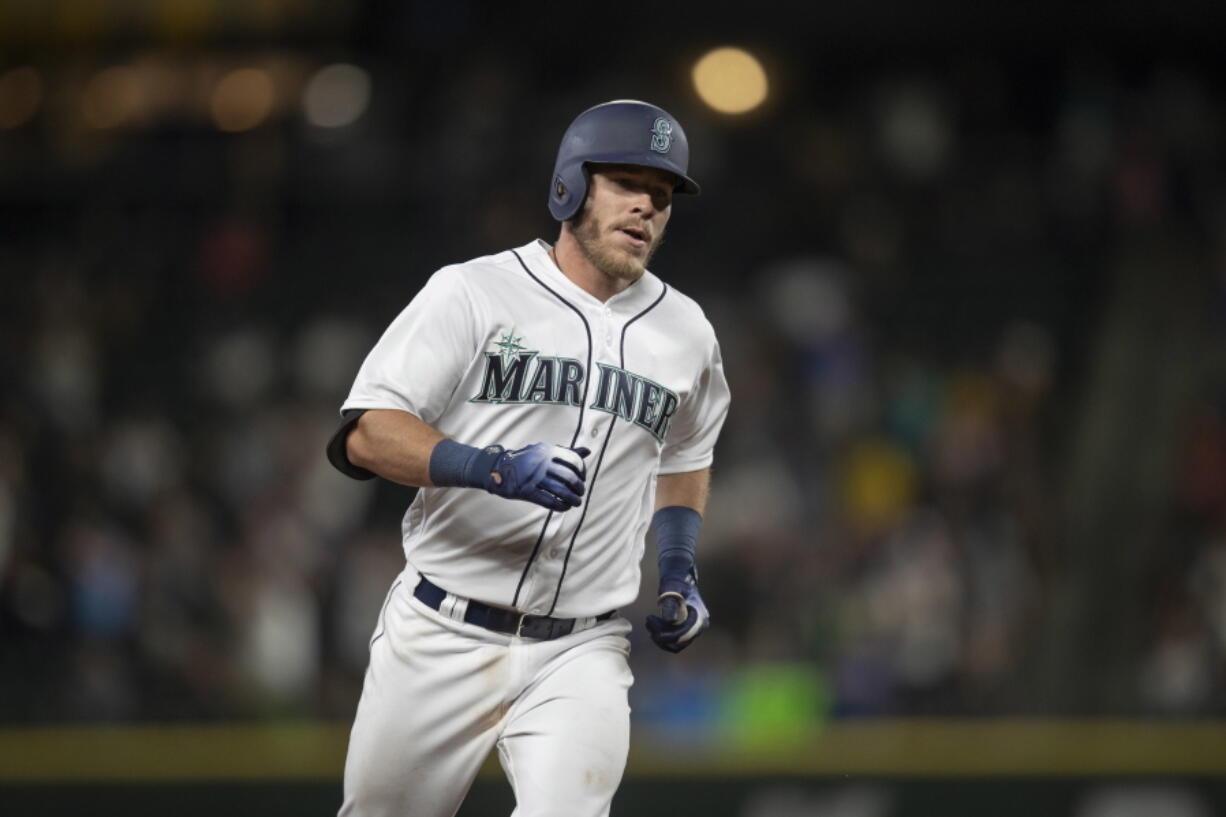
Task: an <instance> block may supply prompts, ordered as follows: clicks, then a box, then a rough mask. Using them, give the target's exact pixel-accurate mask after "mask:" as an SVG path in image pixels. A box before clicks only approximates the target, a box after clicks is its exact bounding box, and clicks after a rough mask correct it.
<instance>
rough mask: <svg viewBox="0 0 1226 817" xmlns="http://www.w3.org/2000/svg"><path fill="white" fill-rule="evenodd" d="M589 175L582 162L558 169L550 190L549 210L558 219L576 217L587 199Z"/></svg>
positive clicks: (565, 219)
mask: <svg viewBox="0 0 1226 817" xmlns="http://www.w3.org/2000/svg"><path fill="white" fill-rule="evenodd" d="M587 188H588V175H587V168H585V167H584V166H583V163H582V162H579V163H576V164H573V165H570V166H569V167H562V168H559V169H558V172H557V175H555V176H554V179H553V187H552V188H551V189H550V191H549V211H550V212H551V213H552V214H553V217H554V218H555V219H557V220H558V221H567V220H569V219H572V218H574V217H575V214H576V213H578V212H579V210H580V209H582V207H583V203H584V202H585V201H587Z"/></svg>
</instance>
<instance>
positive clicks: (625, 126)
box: [549, 99, 699, 221]
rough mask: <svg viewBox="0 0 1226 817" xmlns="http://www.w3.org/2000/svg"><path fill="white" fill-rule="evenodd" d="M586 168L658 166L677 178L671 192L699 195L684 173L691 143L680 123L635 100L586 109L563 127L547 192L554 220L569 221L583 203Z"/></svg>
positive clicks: (667, 114)
mask: <svg viewBox="0 0 1226 817" xmlns="http://www.w3.org/2000/svg"><path fill="white" fill-rule="evenodd" d="M589 164H622V165H642V166H644V167H658V168H660V169H661V170H667V171H668V172H669V173H672V174H673V175H674V176H676V177H677V187H676V191H675V192H677V193H689V194H691V195H698V190H699V188H698V183H697V182H695V181H694V180H693V179H691V178H690V177H689V176H687V175H686V170H687V169H688V167H689V164H690V144H689V142H688V141H686V138H685V131H683V130H682V129H681V124H680V123H679V122H677V120H676V119H673V117H672V116H670V115H669V113H668V112H667V111H665V110H663V109H662V108H657V107H656V106H655V105H650V104H648V103H646V102H639V101H638V100H637V99H618V100H614V101H613V102H606V103H604V104H603V105H597V106H596V107H594V108H588V109H587V110H586V111H584V112H583V113H581V114H579V115H578V116H577V117H575V121H574V122H571V123H570V127H569V128H567V129H566V133H565V134H564V135H563V136H562V145H561V146H560V147H559V148H558V160H557V162H556V163H555V164H554V167H553V184H552V185H551V186H550V189H549V212H551V213H553V217H554V218H556V219H557V220H558V221H566V220H567V219H569V218H574V216H575V214H576V213H578V212H579V208H581V207H582V206H583V202H584V201H586V200H587V188H588V169H587V165H589Z"/></svg>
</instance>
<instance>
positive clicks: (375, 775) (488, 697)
mask: <svg viewBox="0 0 1226 817" xmlns="http://www.w3.org/2000/svg"><path fill="white" fill-rule="evenodd" d="M417 579H418V576H417V574H416V572H415V571H414V570H413V569H412V568H406V569H405V571H404V572H403V573H402V574H401V575H400V577H399V578H397V580H396V582H395V583H394V584H393V585H392V589H391V591H390V592H389V594H388V600H387V602H386V604H385V606H384V610H383V613H382V615H381V616H380V620H379V622H378V624H377V625H376V629H375V635H374V637H373V639H372V642H371V649H370V665H369V667H368V668H367V670H366V681H365V684H364V686H363V689H362V698H361V701H360V702H359V703H358V711H357V716H356V717H355V719H354V723H353V730H352V732H351V733H350V737H349V753H348V756H347V758H346V760H345V797H344V803H343V805H342V806H341V810H340V817H392V816H393V815H394V816H395V817H453V815H454V814H455V813H456V811H457V810H458V809H459V807H460V804H461V802H462V801H463V800H464V796H465V795H466V794H467V793H468V789H469V787H470V786H471V785H472V782H473V779H474V778H475V777H476V775H477V772H478V770H479V769H480V768H481V765H482V763H483V762H484V761H485V759H486V757H487V756H488V755H489V752H490V749H491V748H493V747H494V746H497V747H498V755H499V760H500V761H501V762H502V768H503V769H504V771H505V772H506V775H507V778H508V779H509V780H510V782H511V787H512V789H513V790H514V792H515V800H516V807H515V811H514V812H513V813H512V817H604V815H608V813H609V805H610V803H611V802H612V799H613V793H614V792H615V791H616V790H617V786H618V784H619V783H620V782H621V778H622V772H623V770H624V769H625V765H626V752H627V749H628V745H629V733H630V707H629V704H628V702H627V694H628V691H629V689H630V684H631V683H632V682H633V678H632V676H631V674H630V666H629V663H628V660H627V659H628V656H629V653H630V642H629V641H628V640H627V638H626V636H627V634H628V633H629V632H630V624H629V622H627V621H626V620H625V619H622V618H618V617H614V618H611V619H609V620H608V621H603V622H599V623H597V624H595V625H594V626H592V627H590V628H588V629H585V630H582V631H580V632H576V633H571V634H570V635H567V636H563V637H562V638H557V639H554V640H552V641H534V640H532V639H526V638H518V637H515V636H512V635H504V634H502V633H496V632H493V631H490V630H486V629H484V628H482V627H478V626H476V625H473V624H467V623H465V622H464V620H463V617H464V610H463V609H462V606H463V605H456V606H454V607H453V606H452V605H449V604H446V603H444V605H443V607H442V610H443V612H440V611H436V610H432V609H430V608H429V607H428V606H426V605H425V604H422V603H421V602H420V601H418V600H417V599H416V598H414V597H413V588H414V586H415V585H416V583H417Z"/></svg>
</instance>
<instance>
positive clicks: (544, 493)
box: [477, 443, 592, 512]
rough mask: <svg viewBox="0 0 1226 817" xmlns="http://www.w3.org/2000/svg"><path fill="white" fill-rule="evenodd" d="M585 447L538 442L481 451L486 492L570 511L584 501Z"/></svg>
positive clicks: (497, 446)
mask: <svg viewBox="0 0 1226 817" xmlns="http://www.w3.org/2000/svg"><path fill="white" fill-rule="evenodd" d="M591 453H592V452H591V451H589V450H588V449H586V448H582V447H580V448H565V447H563V446H560V445H550V444H549V443H535V444H533V445H529V446H527V447H526V448H519V449H516V450H514V451H507V450H505V449H504V448H503V447H502V446H500V445H495V446H490V447H489V448H486V449H484V450H483V451H482V452H481V457H480V462H479V463H478V464H477V467H478V468H480V469H482V472H483V473H485V474H486V477H485V484H484V488H485V490H487V491H489V492H490V493H491V494H495V495H497V496H502V497H506V498H507V499H522V500H524V501H526V502H534V503H536V504H537V505H540V506H541V507H543V508H548V509H549V510H551V511H558V512H561V511H568V510H570V509H571V508H575V507H578V506H579V504H580V503H581V502H582V501H583V500H582V497H583V492H584V490H585V488H584V480H586V479H587V466H586V465H585V464H584V462H583V458H584V457H586V456H587V455H588V454H591Z"/></svg>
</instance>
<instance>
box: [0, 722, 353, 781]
mask: <svg viewBox="0 0 1226 817" xmlns="http://www.w3.org/2000/svg"><path fill="white" fill-rule="evenodd" d="M348 739H349V727H348V725H347V724H315V723H310V724H291V725H280V724H278V725H221V726H197V725H193V726H98V727H45V728H33V729H5V730H0V782H4V781H8V782H14V781H26V782H37V781H87V780H94V781H139V780H145V781H162V780H256V779H331V778H337V777H339V776H340V773H341V770H342V768H343V767H344V763H345V746H346V744H347V742H348Z"/></svg>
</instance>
